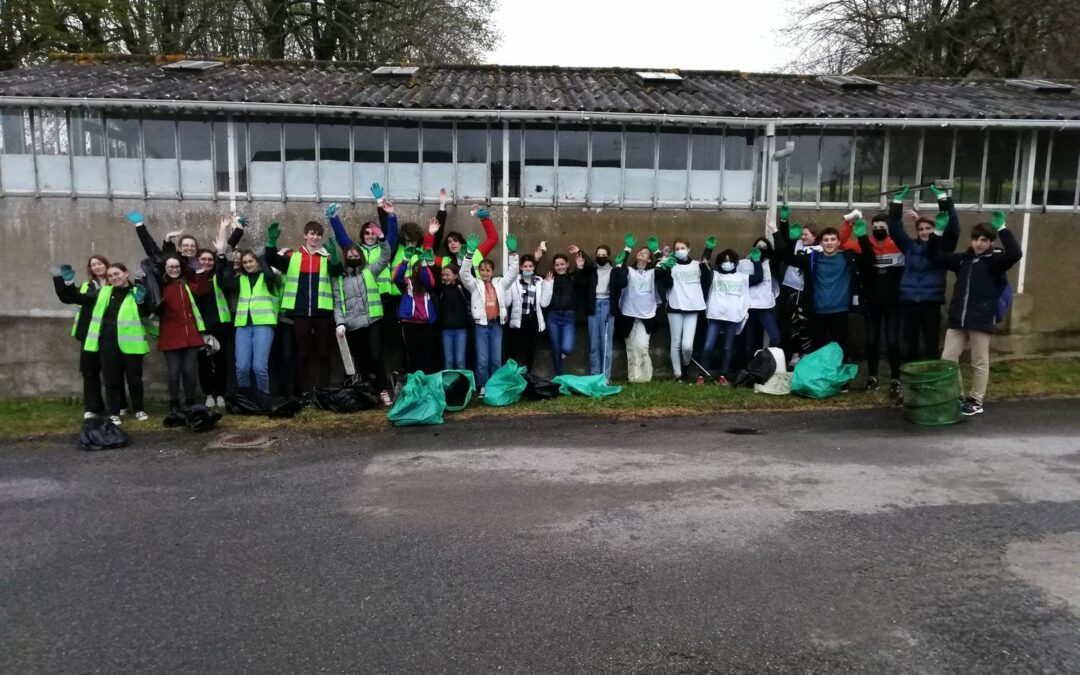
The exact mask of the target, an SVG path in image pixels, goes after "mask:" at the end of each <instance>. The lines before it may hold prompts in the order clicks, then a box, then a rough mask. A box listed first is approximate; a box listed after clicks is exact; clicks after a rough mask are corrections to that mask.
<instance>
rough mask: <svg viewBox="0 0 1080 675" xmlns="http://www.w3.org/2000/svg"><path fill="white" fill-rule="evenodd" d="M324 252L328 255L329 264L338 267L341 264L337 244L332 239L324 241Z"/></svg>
mask: <svg viewBox="0 0 1080 675" xmlns="http://www.w3.org/2000/svg"><path fill="white" fill-rule="evenodd" d="M326 251H327V253H329V254H330V264H331V265H340V264H341V258H339V257H338V247H337V242H335V241H334V238H333V237H330V238H329V239H327V240H326Z"/></svg>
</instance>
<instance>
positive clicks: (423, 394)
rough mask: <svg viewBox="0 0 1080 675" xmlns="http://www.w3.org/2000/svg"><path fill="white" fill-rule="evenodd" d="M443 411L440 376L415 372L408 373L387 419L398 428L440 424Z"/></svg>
mask: <svg viewBox="0 0 1080 675" xmlns="http://www.w3.org/2000/svg"><path fill="white" fill-rule="evenodd" d="M445 410H446V393H445V392H444V391H443V377H442V374H441V373H436V374H434V375H426V374H424V373H422V372H420V371H417V372H415V373H409V378H408V379H407V380H405V386H404V387H402V389H401V394H399V395H398V398H397V401H395V402H394V407H393V408H390V413H389V414H388V415H387V417H388V418H389V419H390V421H391V422H393V423H394V426H398V427H411V426H419V425H424V424H442V423H443V412H444V411H445Z"/></svg>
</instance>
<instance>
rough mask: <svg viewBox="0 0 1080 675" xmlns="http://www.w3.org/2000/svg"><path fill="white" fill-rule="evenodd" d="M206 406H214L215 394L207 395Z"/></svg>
mask: <svg viewBox="0 0 1080 675" xmlns="http://www.w3.org/2000/svg"><path fill="white" fill-rule="evenodd" d="M206 407H207V408H210V409H213V408H214V397H213V396H207V397H206Z"/></svg>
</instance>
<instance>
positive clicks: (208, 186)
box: [75, 119, 214, 197]
mask: <svg viewBox="0 0 1080 675" xmlns="http://www.w3.org/2000/svg"><path fill="white" fill-rule="evenodd" d="M177 136H178V138H179V141H180V143H179V145H180V192H181V193H182V194H183V195H184V196H185V197H208V196H210V195H212V194H213V193H214V165H213V162H212V161H211V152H210V147H211V145H210V122H208V121H206V120H201V119H181V120H180V122H179V123H178V125H177ZM77 167H78V164H76V168H77ZM75 178H76V181H78V178H79V175H78V173H77V172H76V174H75Z"/></svg>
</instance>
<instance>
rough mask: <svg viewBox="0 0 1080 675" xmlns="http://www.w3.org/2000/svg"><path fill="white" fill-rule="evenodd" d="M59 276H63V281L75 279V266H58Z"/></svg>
mask: <svg viewBox="0 0 1080 675" xmlns="http://www.w3.org/2000/svg"><path fill="white" fill-rule="evenodd" d="M60 276H61V277H63V279H64V282H65V283H69V284H70V283H71V282H72V281H75V268H74V267H72V266H71V265H61V266H60Z"/></svg>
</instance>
